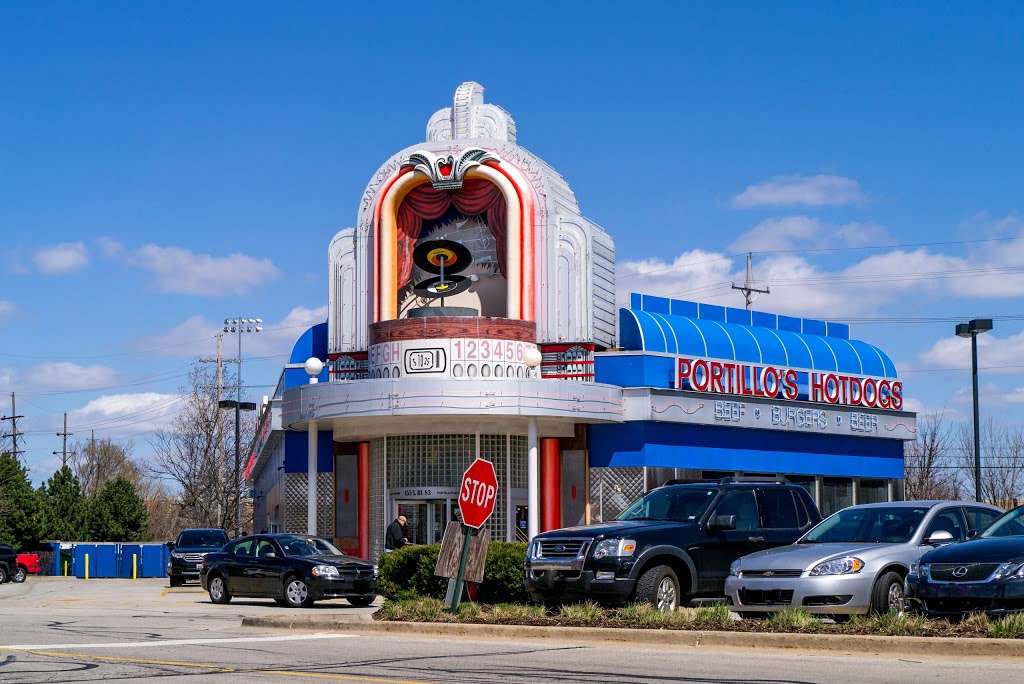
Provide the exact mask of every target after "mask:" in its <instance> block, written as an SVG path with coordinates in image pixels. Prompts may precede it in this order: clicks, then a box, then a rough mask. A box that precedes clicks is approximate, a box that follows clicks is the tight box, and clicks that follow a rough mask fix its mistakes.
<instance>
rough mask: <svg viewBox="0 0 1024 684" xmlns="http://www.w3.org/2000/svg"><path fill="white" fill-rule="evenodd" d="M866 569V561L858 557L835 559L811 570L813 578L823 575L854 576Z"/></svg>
mask: <svg viewBox="0 0 1024 684" xmlns="http://www.w3.org/2000/svg"><path fill="white" fill-rule="evenodd" d="M863 569H864V561H862V560H861V559H860V558H857V557H856V556H844V557H842V558H833V559H832V560H827V561H824V562H821V563H818V564H817V565H815V566H814V567H813V568H811V573H810V574H811V577H820V576H821V575H854V574H856V573H858V572H860V571H861V570H863Z"/></svg>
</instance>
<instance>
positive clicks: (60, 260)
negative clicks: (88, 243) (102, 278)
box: [32, 242, 89, 275]
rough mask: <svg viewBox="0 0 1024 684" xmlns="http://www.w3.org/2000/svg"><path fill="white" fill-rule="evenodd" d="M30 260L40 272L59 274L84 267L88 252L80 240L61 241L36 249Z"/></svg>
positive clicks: (87, 260)
mask: <svg viewBox="0 0 1024 684" xmlns="http://www.w3.org/2000/svg"><path fill="white" fill-rule="evenodd" d="M32 260H33V261H35V264H36V268H38V269H39V270H40V271H41V272H42V273H45V274H46V275H61V274H64V273H71V272H72V271H77V270H79V269H81V268H84V267H85V265H86V264H87V263H89V253H88V251H86V249H85V245H84V244H82V243H81V242H62V243H60V244H57V245H51V246H49V247H43V248H40V249H38V250H36V253H35V254H34V255H33V256H32Z"/></svg>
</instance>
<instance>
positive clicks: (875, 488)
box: [857, 480, 889, 504]
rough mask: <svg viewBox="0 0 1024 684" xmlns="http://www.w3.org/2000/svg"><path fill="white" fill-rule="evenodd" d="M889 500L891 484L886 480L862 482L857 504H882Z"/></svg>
mask: <svg viewBox="0 0 1024 684" xmlns="http://www.w3.org/2000/svg"><path fill="white" fill-rule="evenodd" d="M888 500H889V483H888V482H886V481H885V480H861V481H860V491H859V492H857V503H862V504H866V503H882V502H884V501H888Z"/></svg>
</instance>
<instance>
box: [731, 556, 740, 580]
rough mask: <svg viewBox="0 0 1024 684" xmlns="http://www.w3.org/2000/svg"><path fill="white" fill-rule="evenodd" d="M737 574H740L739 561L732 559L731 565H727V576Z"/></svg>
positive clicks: (736, 575)
mask: <svg viewBox="0 0 1024 684" xmlns="http://www.w3.org/2000/svg"><path fill="white" fill-rule="evenodd" d="M739 576H740V562H739V561H738V560H734V561H733V562H732V565H730V566H729V577H739Z"/></svg>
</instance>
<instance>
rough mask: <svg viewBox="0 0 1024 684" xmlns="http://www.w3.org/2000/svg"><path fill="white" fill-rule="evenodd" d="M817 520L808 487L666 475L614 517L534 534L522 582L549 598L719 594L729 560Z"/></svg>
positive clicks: (621, 599)
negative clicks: (680, 480)
mask: <svg viewBox="0 0 1024 684" xmlns="http://www.w3.org/2000/svg"><path fill="white" fill-rule="evenodd" d="M820 520H821V515H820V514H819V513H818V508H817V506H815V505H814V500H813V499H812V498H811V497H810V495H809V494H808V493H807V491H806V490H805V489H803V488H802V487H800V486H799V485H795V484H790V483H788V482H785V481H773V482H765V481H748V480H742V479H740V478H725V479H723V480H721V481H719V482H716V483H692V484H671V483H670V484H667V485H665V486H663V487H658V488H657V489H653V490H651V491H650V492H648V493H647V494H646V495H645V496H644V497H643V498H641V499H639V500H638V501H636V502H635V503H633V504H632V505H631V506H629V508H627V509H626V510H625V511H623V512H622V514H621V515H620V516H619V517H618V519H617V520H615V521H612V522H606V523H598V524H594V525H587V526H583V527H571V528H567V529H562V530H553V531H550V532H545V533H543V534H539V535H537V536H536V537H534V539H533V541H532V542H531V543H530V547H529V549H528V551H527V554H526V569H525V571H526V589H527V591H528V592H529V594H530V597H531V599H533V600H534V601H537V602H543V603H546V604H554V603H560V602H565V601H573V600H581V599H593V600H596V601H599V602H602V603H608V604H623V603H628V602H630V601H643V602H648V603H652V604H654V605H655V606H657V607H658V609H659V610H665V611H668V610H674V609H675V608H676V607H678V606H679V605H681V604H682V603H684V602H685V601H688V600H690V599H693V598H702V597H720V596H722V595H723V593H724V588H725V579H726V577H727V576H728V574H729V566H730V565H731V564H732V562H733V561H735V560H736V559H737V558H739V557H740V556H745V555H747V554H749V553H754V552H755V551H761V550H763V549H769V548H773V547H776V546H783V545H785V544H792V543H793V542H795V541H796V540H797V539H798V538H799V537H800V536H802V535H803V533H804V532H806V531H807V530H809V529H810V528H811V527H813V526H814V525H816V524H817V523H818V521H820Z"/></svg>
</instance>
